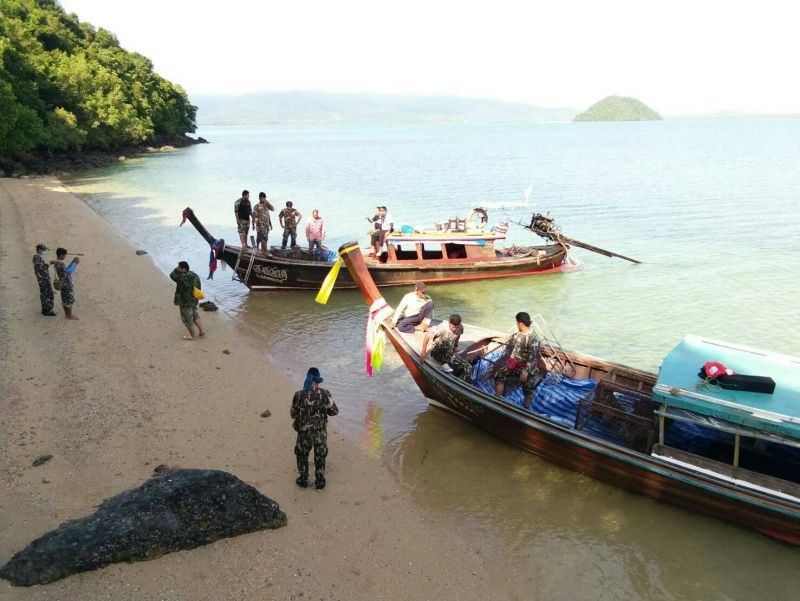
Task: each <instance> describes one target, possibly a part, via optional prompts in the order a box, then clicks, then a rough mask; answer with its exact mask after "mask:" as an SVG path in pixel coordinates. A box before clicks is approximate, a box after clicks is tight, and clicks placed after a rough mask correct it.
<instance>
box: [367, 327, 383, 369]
mask: <svg viewBox="0 0 800 601" xmlns="http://www.w3.org/2000/svg"><path fill="white" fill-rule="evenodd" d="M374 332H375V335H374V337H373V344H372V356H371V357H370V359H369V364H370V365H371V366H372V369H374V370H375V371H380V370H381V366H382V365H383V346H384V344H385V343H386V337H385V336H383V332H381V330H380V326H378V328H376V329H375V330H374Z"/></svg>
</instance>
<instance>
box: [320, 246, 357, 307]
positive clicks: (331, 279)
mask: <svg viewBox="0 0 800 601" xmlns="http://www.w3.org/2000/svg"><path fill="white" fill-rule="evenodd" d="M356 248H358V245H356V246H349V247H347V248H345V249H342V250H341V251H339V256H338V257H337V258H336V261H334V263H333V267H331V270H330V271H329V272H328V275H326V276H325V280H324V281H323V282H322V286H320V289H319V292H317V298H316V299H314V300H316V301H317V302H318V303H319V304H320V305H324V304H326V303H327V302H328V299H329V298H330V296H331V292H332V291H333V285H334V284H335V283H336V278H338V277H339V270H340V269H341V268H342V255H343V254H345V253H348V252H350V251H351V250H354V249H356Z"/></svg>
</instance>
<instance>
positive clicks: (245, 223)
mask: <svg viewBox="0 0 800 601" xmlns="http://www.w3.org/2000/svg"><path fill="white" fill-rule="evenodd" d="M252 214H253V208H252V207H251V206H250V192H249V191H247V190H242V196H241V197H240V198H239V199H238V200H236V201H235V202H234V203H233V215H234V217H236V229H237V230H238V232H239V240H241V241H242V248H247V234H248V233H249V232H250V219H251V217H252Z"/></svg>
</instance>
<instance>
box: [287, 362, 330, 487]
mask: <svg viewBox="0 0 800 601" xmlns="http://www.w3.org/2000/svg"><path fill="white" fill-rule="evenodd" d="M322 381H323V380H322V375H321V374H320V373H319V370H318V369H317V368H316V367H309V368H308V373H306V381H305V382H304V383H303V390H298V391H297V392H295V393H294V398H293V399H292V409H291V416H292V419H293V420H294V423H293V424H292V427H293V428H294V429H295V431H296V432H297V442H296V443H295V445H294V454H295V456H296V457H297V471H298V472H300V475H299V476H298V478H297V480H295V482H297V485H298V486H299V487H301V488H308V456H309V455H310V454H311V449H312V448H313V449H314V486H316V487H317V489H318V490H322V489H323V488H325V458H326V457H327V456H328V430H327V428H328V417H329V416H334V415H337V414H338V413H339V408H338V407H337V406H336V403H334V402H333V399H332V398H331V393H330V392H329V391H328V390H325V389H324V388H320V387H319V385H320V384H321V383H322Z"/></svg>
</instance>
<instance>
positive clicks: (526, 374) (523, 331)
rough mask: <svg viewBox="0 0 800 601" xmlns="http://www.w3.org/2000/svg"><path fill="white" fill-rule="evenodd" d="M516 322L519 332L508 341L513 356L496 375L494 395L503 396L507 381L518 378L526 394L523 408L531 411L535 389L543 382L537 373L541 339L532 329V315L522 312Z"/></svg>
mask: <svg viewBox="0 0 800 601" xmlns="http://www.w3.org/2000/svg"><path fill="white" fill-rule="evenodd" d="M516 320H517V331H516V332H514V334H512V335H511V337H510V338H509V339H508V340H507V341H506V345H507V346H508V347H510V348H511V354H510V355H509V356H508V359H505V363H504V364H503V365H501V366H500V368H499V369H498V370H497V371H496V372H495V374H494V393H495V394H496V395H497V396H503V392H504V391H505V387H506V381H507V380H508V379H509V378H511V377H515V378H518V379H519V382H520V384H521V385H522V390H523V391H524V392H525V400H524V401H523V406H524V407H525V408H526V409H530V406H531V401H532V400H533V389H534V388H535V387H536V385H537V384H538V383H539V381H540V380H541V377H540V376H539V373H538V371H537V362H538V361H539V339H538V338H537V337H536V334H535V333H534V332H533V330H532V329H531V316H530V315H528V314H527V313H525V312H524V311H520V312H519V313H517V315H516Z"/></svg>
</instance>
